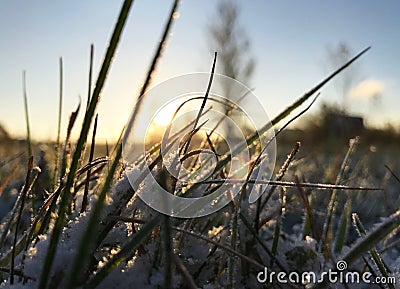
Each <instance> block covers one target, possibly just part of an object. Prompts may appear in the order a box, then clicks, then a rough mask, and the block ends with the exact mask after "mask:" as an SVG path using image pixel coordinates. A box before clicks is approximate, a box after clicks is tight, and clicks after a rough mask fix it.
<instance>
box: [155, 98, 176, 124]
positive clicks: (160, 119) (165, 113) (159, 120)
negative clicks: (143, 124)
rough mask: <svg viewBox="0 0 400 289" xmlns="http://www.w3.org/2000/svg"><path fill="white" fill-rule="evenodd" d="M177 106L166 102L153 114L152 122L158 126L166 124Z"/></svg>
mask: <svg viewBox="0 0 400 289" xmlns="http://www.w3.org/2000/svg"><path fill="white" fill-rule="evenodd" d="M177 107H178V105H177V104H176V103H173V102H172V103H169V104H167V105H166V106H163V107H162V108H161V109H159V110H158V111H157V113H156V114H155V116H154V118H153V121H154V123H155V124H156V125H158V126H167V125H168V123H169V122H170V120H171V119H172V117H173V115H174V113H175V110H176V109H177Z"/></svg>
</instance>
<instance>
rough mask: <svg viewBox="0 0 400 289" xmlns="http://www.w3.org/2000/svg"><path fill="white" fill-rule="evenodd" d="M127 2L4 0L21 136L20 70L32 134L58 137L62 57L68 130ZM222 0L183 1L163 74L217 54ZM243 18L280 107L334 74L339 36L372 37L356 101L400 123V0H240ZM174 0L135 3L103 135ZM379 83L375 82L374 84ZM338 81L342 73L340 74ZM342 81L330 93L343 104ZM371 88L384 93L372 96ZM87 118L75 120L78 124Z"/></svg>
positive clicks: (261, 86) (3, 99) (356, 108)
mask: <svg viewBox="0 0 400 289" xmlns="http://www.w3.org/2000/svg"><path fill="white" fill-rule="evenodd" d="M121 3H122V1H106V0H87V1H78V0H72V1H49V0H46V1H44V0H39V1H34V2H33V1H20V0H15V1H11V0H10V1H1V2H0V36H1V41H0V123H1V124H2V125H4V126H5V127H6V129H7V130H8V131H9V132H10V133H12V134H13V135H15V136H18V137H22V136H23V135H24V134H25V123H24V111H23V98H22V71H23V70H26V71H27V88H28V102H29V112H30V121H31V126H32V134H33V137H34V138H35V139H39V140H41V139H49V138H50V139H55V136H56V130H57V129H56V127H57V110H58V85H59V84H58V61H59V60H58V59H59V57H60V56H62V57H63V60H64V110H63V113H64V115H63V131H65V129H66V126H67V121H68V116H69V114H70V113H71V111H72V110H74V109H75V107H76V106H77V104H78V102H79V96H81V98H82V102H84V101H85V100H86V96H87V81H88V64H89V46H90V44H91V43H94V45H95V75H97V71H98V70H99V65H100V63H101V59H102V57H103V55H104V51H105V48H106V45H107V42H108V39H109V37H110V34H111V31H112V28H113V25H114V22H115V20H116V17H117V15H118V12H119V9H120V6H121ZM217 3H218V1H211V0H208V1H194V0H185V1H182V3H181V6H180V17H179V18H178V20H177V21H176V23H175V24H174V29H173V36H172V37H171V38H170V39H169V43H168V47H167V49H166V51H165V54H164V57H163V59H162V61H161V62H160V65H159V69H158V75H157V77H156V79H155V82H154V83H153V84H154V85H156V84H157V82H161V81H164V80H166V79H168V78H170V77H173V76H177V75H180V74H185V73H191V72H199V71H201V72H204V71H209V69H210V65H211V61H212V57H211V54H210V51H209V45H208V42H207V33H206V29H207V25H209V24H210V23H211V22H213V18H214V17H215V15H216V14H215V11H216V5H217ZM237 3H238V4H239V6H240V7H241V15H240V22H241V25H242V27H243V28H244V29H245V30H246V31H247V34H248V36H249V38H250V41H251V51H250V52H251V53H252V54H253V56H254V58H255V60H256V63H257V64H256V70H255V74H254V77H253V79H252V81H251V86H252V87H255V88H256V90H255V93H256V95H257V96H258V97H259V98H260V99H261V101H262V102H263V104H264V106H265V107H266V109H267V111H268V113H269V114H270V116H274V115H275V114H277V113H278V112H279V111H280V110H282V109H283V108H284V107H286V106H287V105H288V104H290V103H291V102H292V101H293V100H294V99H295V98H296V97H298V96H300V95H302V94H303V93H304V92H305V91H307V90H308V89H310V88H311V87H312V86H313V85H315V84H316V83H317V82H318V81H319V80H321V79H322V78H323V77H324V76H326V75H327V73H328V71H329V69H328V66H327V59H326V55H327V49H328V47H334V46H336V45H337V44H338V43H339V42H345V43H347V44H348V45H349V46H350V47H351V48H352V49H353V51H354V52H358V51H360V50H362V49H363V48H365V47H367V46H372V50H370V51H369V52H368V53H367V54H366V55H365V56H364V57H363V58H362V60H361V62H360V64H359V71H360V73H359V76H360V81H364V82H363V84H360V83H356V84H355V86H357V85H358V87H357V88H354V89H353V92H354V93H352V96H351V97H349V99H348V109H349V110H350V111H352V112H353V113H355V114H359V113H363V114H364V115H365V116H366V117H367V122H368V123H370V124H375V125H381V124H382V123H387V122H390V123H393V124H395V125H399V117H398V111H399V109H400V104H399V101H398V96H399V92H400V85H399V80H400V69H399V66H398V63H400V53H399V51H400V32H399V27H400V17H398V13H399V11H400V2H398V1H394V0H393V1H384V2H381V1H361V0H357V1H317V0H315V1H314V0H313V1H311V0H310V1H289V0H287V1H286V0H285V1H260V0H258V1H256V0H254V1H244V0H243V1H237ZM171 4H172V3H171V1H165V0H157V1H156V0H153V1H144V0H137V1H135V2H134V4H133V6H132V10H131V14H130V16H129V19H128V22H127V26H126V28H125V30H124V33H123V38H122V41H121V43H120V46H119V48H118V53H117V55H116V58H115V61H114V63H113V66H112V69H111V71H110V74H109V79H108V82H107V85H106V87H105V90H104V92H103V95H102V99H101V102H100V105H99V109H98V112H99V129H98V136H99V139H100V140H103V141H104V140H105V139H108V140H113V139H115V138H117V137H118V135H119V134H120V131H121V129H122V127H123V125H124V124H125V123H126V121H127V119H128V117H129V114H130V112H131V109H132V107H133V104H134V100H135V98H136V95H137V93H138V90H139V88H140V85H141V83H142V82H143V80H144V77H145V72H146V71H147V67H148V65H149V63H150V61H151V57H152V55H153V52H154V49H155V46H156V43H157V41H158V40H159V39H160V36H161V33H162V29H163V25H164V23H165V21H166V18H167V16H168V13H169V9H170V6H171ZM373 84H375V86H374V85H373ZM336 85H338V82H336ZM334 86H335V83H332V84H331V85H329V86H328V87H327V88H326V89H324V90H323V91H322V94H321V99H320V100H319V104H320V103H322V102H323V101H327V102H336V103H340V102H341V100H342V98H341V96H340V95H338V93H337V90H336V89H334ZM368 89H372V90H373V89H375V90H377V91H378V92H380V93H381V100H380V102H378V103H372V102H371V101H370V100H368ZM79 129H80V127H79V126H77V127H76V129H75V130H76V132H77V131H79Z"/></svg>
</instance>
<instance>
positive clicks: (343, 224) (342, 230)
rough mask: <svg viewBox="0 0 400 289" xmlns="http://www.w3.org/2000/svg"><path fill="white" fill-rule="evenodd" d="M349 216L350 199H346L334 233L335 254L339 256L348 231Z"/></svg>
mask: <svg viewBox="0 0 400 289" xmlns="http://www.w3.org/2000/svg"><path fill="white" fill-rule="evenodd" d="M350 214H351V199H348V200H347V202H346V204H345V205H344V211H343V213H342V216H341V217H340V222H339V227H338V230H337V233H336V240H335V248H334V250H335V253H336V254H340V253H341V252H342V249H343V245H344V243H345V241H346V237H347V233H348V231H349V220H350Z"/></svg>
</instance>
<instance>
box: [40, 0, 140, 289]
mask: <svg viewBox="0 0 400 289" xmlns="http://www.w3.org/2000/svg"><path fill="white" fill-rule="evenodd" d="M132 2H133V0H126V1H125V2H124V4H123V6H122V8H121V12H120V15H119V17H118V20H117V23H116V25H115V28H114V31H113V34H112V37H111V40H110V43H109V46H108V48H107V52H106V55H105V57H104V61H103V65H102V67H101V70H100V73H99V76H98V79H97V82H96V86H95V88H94V91H93V95H92V98H91V100H90V104H89V107H88V109H87V111H86V114H85V118H84V121H83V125H82V130H81V134H80V136H79V139H78V143H77V145H76V149H75V152H74V156H73V158H72V162H71V166H70V171H69V174H68V177H67V181H66V185H65V188H64V190H63V192H62V193H61V201H60V207H59V212H58V218H57V220H56V222H55V226H54V229H53V233H52V235H51V239H50V244H49V248H48V251H47V254H46V258H45V262H44V265H43V270H42V273H41V276H40V281H39V288H46V286H47V282H48V279H49V275H50V271H51V267H52V264H53V260H54V257H55V253H56V250H57V245H58V240H59V238H60V234H61V231H62V228H63V226H64V222H65V219H66V216H65V213H66V210H67V207H68V204H69V199H70V190H71V188H72V187H73V183H74V179H75V172H76V170H77V167H78V162H79V159H80V157H81V153H82V150H83V146H84V143H85V141H86V139H87V135H88V132H89V128H90V124H91V122H92V119H93V116H94V113H95V110H96V106H97V103H98V101H99V99H100V94H101V91H102V89H103V86H104V83H105V80H106V78H107V74H108V71H109V68H110V66H111V63H112V59H113V57H114V54H115V51H116V48H117V45H118V42H119V39H120V36H121V34H122V30H123V28H124V26H125V23H126V20H127V17H128V14H129V10H130V7H131V5H132Z"/></svg>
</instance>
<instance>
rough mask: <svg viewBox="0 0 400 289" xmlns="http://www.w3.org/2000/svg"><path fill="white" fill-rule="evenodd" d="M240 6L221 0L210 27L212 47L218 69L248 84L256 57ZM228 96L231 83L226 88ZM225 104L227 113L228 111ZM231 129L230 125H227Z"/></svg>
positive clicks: (233, 2)
mask: <svg viewBox="0 0 400 289" xmlns="http://www.w3.org/2000/svg"><path fill="white" fill-rule="evenodd" d="M239 14H240V9H239V7H238V6H237V3H236V2H235V1H228V0H222V1H220V2H219V3H218V6H217V13H216V16H215V17H214V19H215V21H214V22H212V23H211V25H210V26H209V27H208V36H209V44H210V50H211V52H212V53H214V52H215V51H217V53H218V58H217V71H218V72H219V73H221V74H223V75H225V76H229V77H231V78H233V79H236V80H238V81H240V82H242V83H244V84H246V85H249V81H250V78H251V76H252V75H253V72H254V67H255V61H254V59H253V57H252V56H251V54H250V53H249V50H250V41H249V39H248V36H247V34H246V32H245V31H244V29H243V28H242V27H241V25H240V24H239ZM224 90H225V96H229V95H230V87H229V86H226V87H225V88H224ZM228 110H229V109H228V108H227V107H226V110H225V113H228ZM226 129H227V130H229V127H227V128H226Z"/></svg>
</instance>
